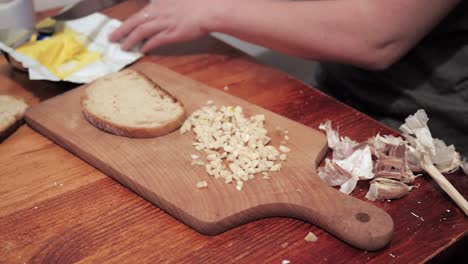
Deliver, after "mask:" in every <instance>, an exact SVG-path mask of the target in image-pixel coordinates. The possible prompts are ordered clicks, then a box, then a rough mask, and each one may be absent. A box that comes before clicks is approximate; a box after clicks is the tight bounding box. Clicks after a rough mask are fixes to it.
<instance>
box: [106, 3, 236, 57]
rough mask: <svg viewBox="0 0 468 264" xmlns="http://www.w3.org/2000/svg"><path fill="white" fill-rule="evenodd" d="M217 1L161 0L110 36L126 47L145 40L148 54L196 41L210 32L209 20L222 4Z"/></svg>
mask: <svg viewBox="0 0 468 264" xmlns="http://www.w3.org/2000/svg"><path fill="white" fill-rule="evenodd" d="M220 2H234V1H232V0H229V1H217V0H198V1H193V0H192V1H190V0H157V1H154V2H152V3H150V4H148V5H147V6H146V7H145V8H143V9H142V10H140V11H139V12H137V13H136V14H134V15H133V16H131V17H130V18H129V19H127V20H126V21H125V22H124V23H123V24H122V25H121V26H120V27H119V28H117V29H116V30H115V31H114V32H113V33H112V34H111V35H110V37H109V39H110V40H111V41H118V40H121V39H122V38H124V37H126V38H125V40H124V41H123V42H122V44H121V47H122V49H123V50H129V49H131V48H133V47H134V46H135V45H136V44H138V43H140V42H142V41H145V43H144V45H143V47H142V48H141V50H140V51H141V52H143V53H145V52H148V51H149V50H152V49H155V48H157V47H159V46H162V45H167V44H171V43H176V42H182V41H188V40H193V39H196V38H199V37H202V36H203V35H206V34H208V33H209V31H208V30H207V29H206V21H207V20H208V18H209V17H210V16H211V15H213V14H214V13H215V12H217V11H219V8H220V7H219V6H222V5H224V3H220Z"/></svg>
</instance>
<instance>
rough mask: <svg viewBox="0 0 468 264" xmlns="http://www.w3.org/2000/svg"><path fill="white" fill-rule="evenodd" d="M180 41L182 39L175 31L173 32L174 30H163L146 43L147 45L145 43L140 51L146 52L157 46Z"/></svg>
mask: <svg viewBox="0 0 468 264" xmlns="http://www.w3.org/2000/svg"><path fill="white" fill-rule="evenodd" d="M178 41H180V40H179V39H178V38H177V35H176V34H175V33H173V32H171V33H166V32H161V33H159V34H157V35H156V36H154V37H152V38H150V39H149V40H148V41H147V42H146V43H145V45H143V47H142V48H141V50H140V51H141V52H142V53H146V52H148V51H150V50H153V49H155V48H158V47H160V46H163V45H167V44H172V43H176V42H178Z"/></svg>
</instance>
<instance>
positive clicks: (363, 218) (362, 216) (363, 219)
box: [354, 212, 370, 223]
mask: <svg viewBox="0 0 468 264" xmlns="http://www.w3.org/2000/svg"><path fill="white" fill-rule="evenodd" d="M354 217H356V219H357V220H358V221H359V222H362V223H366V222H369V221H370V216H369V215H368V214H366V213H362V212H361V213H357V214H356V215H355V216H354Z"/></svg>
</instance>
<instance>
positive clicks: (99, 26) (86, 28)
mask: <svg viewBox="0 0 468 264" xmlns="http://www.w3.org/2000/svg"><path fill="white" fill-rule="evenodd" d="M120 24H121V22H120V21H118V20H116V19H112V18H109V17H107V16H105V15H103V14H100V13H95V14H92V15H89V16H87V17H83V18H80V19H77V20H72V21H67V22H66V23H65V27H67V28H70V29H71V30H73V31H75V32H77V33H81V34H83V35H85V36H87V37H88V38H89V39H90V40H91V43H90V44H89V46H88V47H87V48H88V50H90V51H98V52H100V53H101V59H100V60H99V61H97V62H93V63H92V64H89V65H87V66H85V67H83V68H81V69H80V70H78V71H76V72H74V73H73V74H71V75H69V76H67V77H66V78H65V79H64V81H69V82H74V83H89V82H91V81H93V80H95V79H97V78H99V77H101V76H103V75H106V74H108V73H111V72H116V71H119V70H120V69H122V68H123V67H125V66H126V65H128V64H130V63H132V62H134V61H136V60H138V59H139V58H140V57H141V56H142V54H141V53H139V52H138V51H136V50H134V51H128V52H127V51H122V50H121V49H120V46H119V44H118V43H113V42H110V41H109V40H108V38H109V35H110V34H111V33H112V32H113V31H114V30H115V29H116V28H117V27H119V26H120ZM0 49H1V50H3V51H5V52H7V53H8V54H9V55H10V56H11V57H13V58H14V59H16V60H17V61H19V62H21V63H22V65H23V67H25V68H27V69H28V73H29V78H30V79H31V80H50V81H61V80H60V78H59V77H57V76H56V75H54V74H53V73H52V72H50V71H49V70H48V69H47V68H46V67H44V66H42V65H41V64H40V63H39V62H37V61H36V60H34V59H32V58H29V57H27V56H25V55H23V54H21V53H19V52H16V51H15V50H14V49H12V48H10V47H8V46H6V45H5V44H4V43H2V42H0Z"/></svg>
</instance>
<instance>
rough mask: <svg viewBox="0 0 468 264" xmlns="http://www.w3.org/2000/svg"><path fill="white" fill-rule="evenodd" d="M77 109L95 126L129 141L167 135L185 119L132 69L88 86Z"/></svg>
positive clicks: (162, 93) (167, 97)
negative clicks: (127, 138)
mask: <svg viewBox="0 0 468 264" xmlns="http://www.w3.org/2000/svg"><path fill="white" fill-rule="evenodd" d="M81 108H82V110H83V114H84V116H85V118H86V119H87V120H88V121H89V122H90V123H91V124H92V125H94V126H95V127H97V128H99V129H101V130H104V131H106V132H109V133H111V134H115V135H119V136H125V137H131V138H151V137H157V136H162V135H165V134H168V133H170V132H171V131H173V130H175V129H177V128H178V127H179V126H180V125H181V124H182V122H183V121H184V119H185V110H184V107H183V105H182V103H181V102H179V101H178V100H177V99H176V98H175V97H174V96H172V95H170V94H169V93H168V92H166V91H165V90H163V89H162V88H161V87H159V86H158V85H157V84H155V83H154V82H152V81H151V80H150V79H148V78H147V77H146V76H144V75H143V74H142V73H140V72H137V71H134V70H123V71H121V72H117V73H111V74H108V75H106V76H104V77H102V78H99V79H98V80H96V81H94V82H92V83H91V84H89V85H88V87H86V89H85V93H84V95H83V96H82V98H81Z"/></svg>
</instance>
